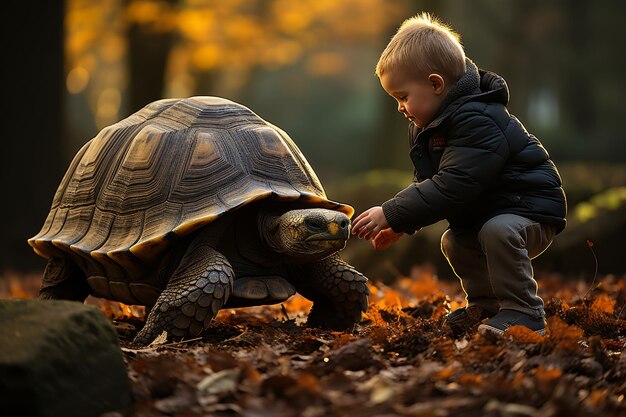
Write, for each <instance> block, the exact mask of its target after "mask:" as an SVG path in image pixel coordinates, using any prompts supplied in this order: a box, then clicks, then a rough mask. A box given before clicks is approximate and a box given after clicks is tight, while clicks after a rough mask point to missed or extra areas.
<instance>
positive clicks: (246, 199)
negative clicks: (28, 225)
mask: <svg viewBox="0 0 626 417" xmlns="http://www.w3.org/2000/svg"><path fill="white" fill-rule="evenodd" d="M264 199H272V200H279V201H288V202H297V203H298V204H301V205H302V206H304V207H323V208H329V209H333V210H339V211H342V212H344V213H346V214H347V215H348V216H352V214H353V213H354V210H353V209H352V207H350V206H348V205H344V204H340V203H336V202H333V201H330V200H328V199H327V198H326V194H325V192H324V189H323V188H322V185H321V184H320V181H319V179H318V178H317V176H316V175H315V172H313V169H312V168H311V166H310V165H309V164H308V162H307V161H306V159H305V158H304V156H303V155H302V153H301V152H300V150H299V149H298V147H297V146H296V145H295V144H294V142H293V141H292V140H291V139H290V138H289V136H288V135H287V134H286V133H285V132H283V131H282V130H280V129H279V128H277V127H275V126H273V125H271V124H270V123H268V122H266V121H265V120H263V119H262V118H260V117H259V116H258V115H256V114H255V113H253V112H252V111H251V110H249V109H248V108H246V107H244V106H242V105H240V104H237V103H234V102H232V101H229V100H226V99H222V98H217V97H192V98H188V99H167V100H160V101H156V102H154V103H151V104H149V105H148V106H146V107H145V108H143V109H142V110H140V111H138V112H137V113H135V114H133V115H131V116H130V117H128V118H126V119H124V120H122V121H120V122H118V123H116V124H114V125H112V126H109V127H106V128H104V129H103V130H102V131H101V132H100V133H99V134H98V135H97V136H96V137H95V138H93V139H92V140H90V141H89V142H88V143H87V144H86V145H85V146H83V148H82V149H81V150H80V151H79V152H78V154H77V155H76V156H75V157H74V160H73V161H72V163H71V164H70V167H69V169H68V170H67V173H66V174H65V176H64V177H63V180H62V181H61V184H60V185H59V188H58V190H57V192H56V194H55V196H54V200H53V202H52V208H51V209H50V213H49V214H48V217H47V219H46V221H45V223H44V225H43V227H42V229H41V231H40V232H39V233H38V234H37V235H36V236H34V237H33V238H31V239H30V240H29V241H28V242H29V244H30V245H31V246H32V247H33V249H34V250H35V252H36V253H37V254H39V255H40V256H42V257H44V258H50V257H55V256H67V255H68V254H69V255H71V257H73V258H76V257H77V256H78V258H79V259H78V261H79V263H82V264H83V265H84V264H85V262H87V263H90V262H93V260H96V261H98V262H99V263H100V264H102V265H105V269H110V268H107V267H106V265H109V267H112V265H115V266H117V267H118V268H119V267H120V266H121V267H122V269H124V270H125V271H129V270H132V269H136V268H137V267H138V265H146V264H147V265H150V264H154V263H155V262H156V261H157V260H158V259H159V258H160V257H161V256H162V255H163V254H164V252H165V251H166V250H167V249H168V248H170V247H171V245H172V244H173V243H174V242H176V241H177V238H180V237H183V236H186V235H189V234H190V233H193V232H194V231H197V230H199V229H200V228H202V227H204V226H206V225H208V224H210V223H211V222H213V221H214V220H216V219H217V218H219V217H221V216H224V215H225V214H227V213H229V212H231V211H232V210H236V209H238V208H240V207H242V206H244V205H247V204H250V203H251V202H254V201H259V200H264ZM80 261H82V262H80Z"/></svg>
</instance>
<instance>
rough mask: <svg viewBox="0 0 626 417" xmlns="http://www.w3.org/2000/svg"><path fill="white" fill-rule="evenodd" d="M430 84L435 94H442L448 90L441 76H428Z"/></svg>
mask: <svg viewBox="0 0 626 417" xmlns="http://www.w3.org/2000/svg"><path fill="white" fill-rule="evenodd" d="M428 82H429V83H430V84H431V85H432V86H433V92H434V93H435V94H441V93H443V91H444V90H445V89H446V81H445V80H444V79H443V77H442V76H441V75H439V74H430V75H429V76H428Z"/></svg>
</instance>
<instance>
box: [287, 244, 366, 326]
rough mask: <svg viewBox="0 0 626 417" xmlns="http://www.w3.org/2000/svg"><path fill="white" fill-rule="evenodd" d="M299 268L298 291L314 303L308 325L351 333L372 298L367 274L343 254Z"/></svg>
mask: <svg viewBox="0 0 626 417" xmlns="http://www.w3.org/2000/svg"><path fill="white" fill-rule="evenodd" d="M297 268H298V270H299V271H298V272H299V274H298V275H299V276H296V277H295V279H294V280H293V282H294V283H295V284H296V289H297V290H298V292H299V293H300V294H302V295H303V296H304V297H306V298H308V299H309V300H311V301H313V308H312V309H311V312H310V313H309V317H308V320H307V324H309V325H313V326H320V327H325V328H331V329H336V330H347V329H351V328H353V327H354V325H355V324H357V323H359V322H360V321H361V314H362V313H365V312H366V311H367V308H368V297H369V295H370V290H369V288H368V287H367V278H366V277H365V276H364V275H363V274H361V273H360V272H359V271H357V270H356V269H355V268H354V267H353V266H351V265H350V264H348V263H347V262H345V261H344V260H342V259H341V258H340V257H339V255H333V256H331V257H329V258H326V259H323V260H321V261H318V262H313V263H311V264H306V265H300V266H298V267H297Z"/></svg>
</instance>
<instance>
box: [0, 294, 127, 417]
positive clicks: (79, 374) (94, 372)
mask: <svg viewBox="0 0 626 417" xmlns="http://www.w3.org/2000/svg"><path fill="white" fill-rule="evenodd" d="M130 402H131V391H130V383H129V381H128V375H127V372H126V366H125V365H124V361H123V359H122V353H121V350H120V348H119V346H118V344H117V335H116V332H115V329H114V327H113V325H112V324H111V323H110V322H109V321H108V320H107V319H106V318H105V317H104V316H103V315H102V313H100V311H98V310H97V309H96V308H94V307H90V306H86V305H84V304H82V303H78V302H73V301H36V300H29V301H8V300H0V410H2V414H3V415H7V416H8V415H12V416H13V415H15V416H17V415H20V416H42V417H43V416H64V417H73V416H77V417H78V416H80V417H90V416H100V415H101V414H103V413H105V412H107V411H113V410H119V409H121V408H124V407H126V406H128V405H129V404H130Z"/></svg>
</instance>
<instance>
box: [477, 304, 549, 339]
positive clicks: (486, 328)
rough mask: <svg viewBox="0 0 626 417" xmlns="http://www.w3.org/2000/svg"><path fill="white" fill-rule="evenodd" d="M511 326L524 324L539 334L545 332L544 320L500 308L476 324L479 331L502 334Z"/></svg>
mask: <svg viewBox="0 0 626 417" xmlns="http://www.w3.org/2000/svg"><path fill="white" fill-rule="evenodd" d="M513 326H525V327H528V328H529V329H530V330H532V331H534V332H535V333H538V334H540V335H542V336H543V335H545V334H546V320H545V319H544V318H543V317H541V318H538V319H536V318H534V317H532V316H529V315H528V314H526V313H522V312H521V311H516V310H506V309H504V310H500V312H499V313H498V314H496V315H495V316H494V317H493V318H492V319H491V320H489V321H488V322H487V323H485V324H481V325H480V326H478V331H479V332H480V333H483V334H484V333H495V334H499V335H500V334H503V333H504V332H505V331H506V329H508V328H509V327H513Z"/></svg>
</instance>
